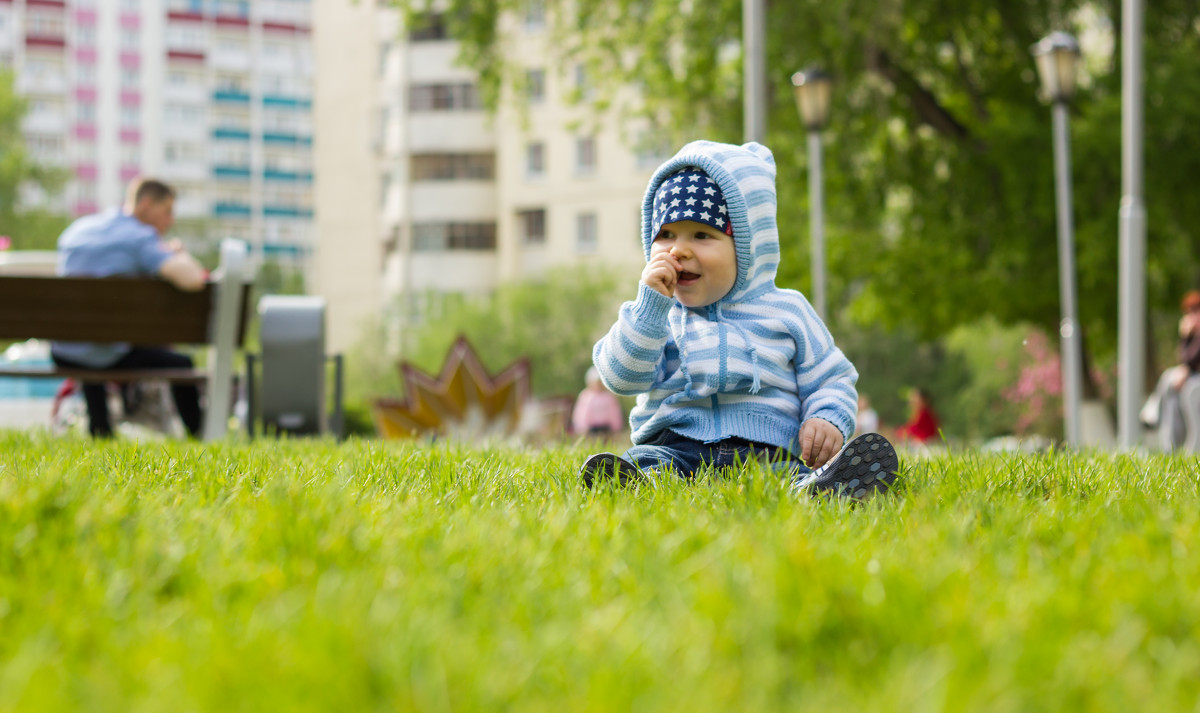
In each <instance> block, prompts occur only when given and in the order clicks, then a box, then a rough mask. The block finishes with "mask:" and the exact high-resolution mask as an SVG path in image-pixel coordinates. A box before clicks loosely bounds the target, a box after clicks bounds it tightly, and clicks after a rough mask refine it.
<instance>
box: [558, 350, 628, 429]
mask: <svg viewBox="0 0 1200 713" xmlns="http://www.w3.org/2000/svg"><path fill="white" fill-rule="evenodd" d="M586 381H587V387H586V388H584V390H583V391H582V392H580V394H579V398H577V399H576V400H575V408H574V410H573V411H572V413H571V430H572V431H574V432H575V433H576V434H577V435H580V436H605V435H608V434H611V433H619V432H620V431H621V430H622V429H624V428H625V414H624V413H623V412H622V410H621V403H620V402H619V401H617V397H616V395H614V394H613V393H612V392H611V391H609V390H608V389H606V388H604V382H602V381H600V374H599V373H598V372H597V371H596V367H594V366H593V367H592V368H590V369H588V370H587V377H586Z"/></svg>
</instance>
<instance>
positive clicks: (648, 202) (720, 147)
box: [642, 141, 779, 303]
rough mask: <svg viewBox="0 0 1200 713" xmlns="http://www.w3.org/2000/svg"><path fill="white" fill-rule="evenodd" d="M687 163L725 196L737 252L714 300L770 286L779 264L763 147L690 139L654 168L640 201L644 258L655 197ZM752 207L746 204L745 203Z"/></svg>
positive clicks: (769, 160)
mask: <svg viewBox="0 0 1200 713" xmlns="http://www.w3.org/2000/svg"><path fill="white" fill-rule="evenodd" d="M688 166H695V167H697V168H699V169H701V170H703V171H704V172H705V173H706V174H708V177H709V178H711V179H713V180H714V181H715V182H716V183H717V186H718V187H720V189H721V192H722V193H723V194H724V195H725V203H726V204H727V205H728V207H729V220H730V223H731V224H732V225H733V244H734V250H735V251H736V253H737V279H736V280H735V281H734V283H733V288H732V289H731V290H730V291H729V292H728V293H727V294H726V295H725V296H724V297H722V298H721V299H720V300H718V303H736V302H741V301H743V300H747V299H752V298H754V297H757V296H758V295H761V294H762V293H763V292H766V291H769V290H771V289H772V288H774V286H775V273H776V271H777V270H778V267H779V228H778V227H777V225H776V223H775V157H774V156H772V155H771V150H770V149H768V148H767V147H766V146H763V145H762V144H757V143H753V142H751V143H748V144H745V145H743V146H735V145H733V144H720V143H716V142H713V141H693V142H691V143H690V144H687V145H686V146H684V147H683V148H681V149H680V150H679V152H678V153H676V154H675V155H674V156H673V157H672V158H671V159H670V160H668V161H667V162H666V163H664V164H663V165H662V166H660V167H659V169H658V170H657V171H655V172H654V175H653V176H652V177H651V178H650V183H649V185H648V186H647V188H646V197H645V199H644V200H643V201H642V246H643V249H644V252H645V256H646V260H647V261H649V260H650V247H651V245H653V244H654V238H655V237H656V236H655V235H654V233H653V230H654V228H653V213H654V196H655V194H656V193H657V191H658V187H659V186H660V185H662V183H663V182H664V181H665V180H667V178H668V177H670V176H671V175H672V174H674V173H675V172H677V171H679V170H680V169H682V168H685V167H688ZM751 205H753V206H754V208H753V209H751V208H750V206H751Z"/></svg>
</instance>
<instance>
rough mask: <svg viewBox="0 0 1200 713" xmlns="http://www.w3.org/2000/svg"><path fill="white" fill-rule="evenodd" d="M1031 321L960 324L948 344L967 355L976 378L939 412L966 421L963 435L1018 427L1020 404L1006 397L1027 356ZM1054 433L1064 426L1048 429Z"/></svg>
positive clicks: (974, 437) (944, 398)
mask: <svg viewBox="0 0 1200 713" xmlns="http://www.w3.org/2000/svg"><path fill="white" fill-rule="evenodd" d="M1030 331H1031V328H1030V327H1029V326H1027V325H1014V326H1011V327H1004V326H1001V325H999V324H997V323H996V322H995V321H993V320H984V321H981V322H980V323H978V324H974V325H968V326H964V327H959V328H958V329H955V330H954V332H952V333H951V334H950V336H948V337H947V338H946V339H945V344H946V348H947V349H948V350H949V351H950V352H952V353H954V354H957V355H958V356H959V358H960V359H961V360H962V361H963V363H964V365H965V367H966V371H967V373H969V374H970V375H971V378H970V380H969V381H968V382H967V383H965V384H964V385H962V387H961V388H959V389H958V390H957V391H956V392H954V393H953V394H942V395H941V396H940V398H939V399H938V404H939V405H940V407H941V408H940V410H939V415H941V417H942V419H943V421H944V422H946V423H947V424H960V425H961V433H960V435H962V436H964V437H966V438H967V439H969V440H971V441H974V442H979V441H982V440H985V439H988V438H992V437H995V436H1004V435H1009V434H1012V433H1014V430H1015V429H1014V427H1015V425H1016V422H1017V419H1018V414H1019V408H1020V404H1017V403H1014V402H1013V401H1012V399H1010V398H1007V397H1006V392H1007V391H1008V390H1010V389H1011V388H1012V385H1013V384H1014V383H1015V382H1016V381H1017V375H1018V373H1019V372H1020V370H1021V367H1022V365H1023V364H1024V363H1025V360H1026V358H1027V357H1026V353H1025V349H1024V346H1023V345H1024V342H1025V339H1026V336H1027V335H1028V334H1029V333H1030ZM1042 435H1044V436H1047V437H1049V438H1058V437H1060V436H1061V435H1062V431H1061V429H1056V430H1054V431H1053V432H1048V433H1043V434H1042Z"/></svg>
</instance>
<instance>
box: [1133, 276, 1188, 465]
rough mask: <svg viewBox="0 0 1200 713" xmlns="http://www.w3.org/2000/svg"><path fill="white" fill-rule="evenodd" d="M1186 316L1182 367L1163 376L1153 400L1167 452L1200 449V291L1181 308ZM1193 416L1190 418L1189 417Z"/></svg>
mask: <svg viewBox="0 0 1200 713" xmlns="http://www.w3.org/2000/svg"><path fill="white" fill-rule="evenodd" d="M1179 307H1180V310H1181V311H1182V312H1183V315H1182V316H1181V317H1180V318H1179V363H1178V364H1176V365H1175V366H1172V367H1171V368H1169V369H1167V370H1166V371H1165V372H1163V375H1162V378H1160V379H1159V380H1158V388H1156V389H1155V393H1154V394H1153V395H1152V396H1151V400H1152V401H1153V399H1154V398H1155V396H1157V397H1158V400H1159V409H1158V414H1157V416H1158V418H1157V419H1155V418H1153V414H1152V415H1151V417H1149V418H1147V417H1146V415H1145V414H1143V421H1148V422H1150V423H1149V425H1154V423H1153V422H1154V421H1157V422H1158V425H1159V443H1160V444H1161V445H1162V448H1163V450H1165V451H1173V450H1175V449H1177V448H1180V447H1182V446H1184V445H1185V444H1190V446H1189V447H1190V448H1191V449H1192V450H1195V449H1196V448H1197V446H1198V445H1200V439H1198V438H1197V434H1192V433H1190V431H1191V430H1193V429H1196V428H1200V423H1197V422H1196V420H1197V416H1200V290H1191V291H1190V292H1188V293H1187V294H1185V295H1184V296H1183V299H1182V300H1181V301H1180V304H1179ZM1188 414H1191V416H1190V418H1189V415H1188Z"/></svg>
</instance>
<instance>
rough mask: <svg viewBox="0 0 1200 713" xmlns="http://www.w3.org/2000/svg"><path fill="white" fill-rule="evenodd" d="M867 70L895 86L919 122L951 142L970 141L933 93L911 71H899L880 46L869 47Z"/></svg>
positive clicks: (965, 129)
mask: <svg viewBox="0 0 1200 713" xmlns="http://www.w3.org/2000/svg"><path fill="white" fill-rule="evenodd" d="M867 67H868V68H869V69H871V70H872V71H874V72H876V73H878V74H879V75H880V76H882V77H883V78H884V79H886V80H888V81H889V82H891V83H892V86H894V87H896V89H897V90H899V91H900V92H902V93H903V94H904V95H905V96H907V97H908V98H909V99H910V100H911V101H912V107H913V110H914V111H915V112H916V114H917V118H918V119H920V120H921V121H923V122H924V123H926V124H929V125H930V126H931V127H933V128H934V130H936V131H938V132H939V133H941V134H943V135H945V136H949V137H950V138H952V139H957V140H960V141H962V140H967V139H969V138H970V137H971V132H970V131H968V130H967V127H966V126H963V124H962V123H961V122H959V120H958V119H956V118H954V115H953V114H951V113H950V111H949V110H947V109H946V108H945V107H944V106H942V105H941V103H940V102H939V101H938V100H937V97H935V96H934V95H933V92H931V91H929V89H927V88H926V87H925V86H924V85H922V84H921V83H920V82H919V81H917V78H916V77H914V76H913V75H912V74H911V73H910V72H909V71H908V70H906V69H904V68H903V67H900V66H899V65H897V64H896V63H895V62H893V61H892V58H891V57H890V56H889V55H888V53H887V50H885V49H883V48H882V47H879V46H878V45H874V44H869V45H867Z"/></svg>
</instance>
